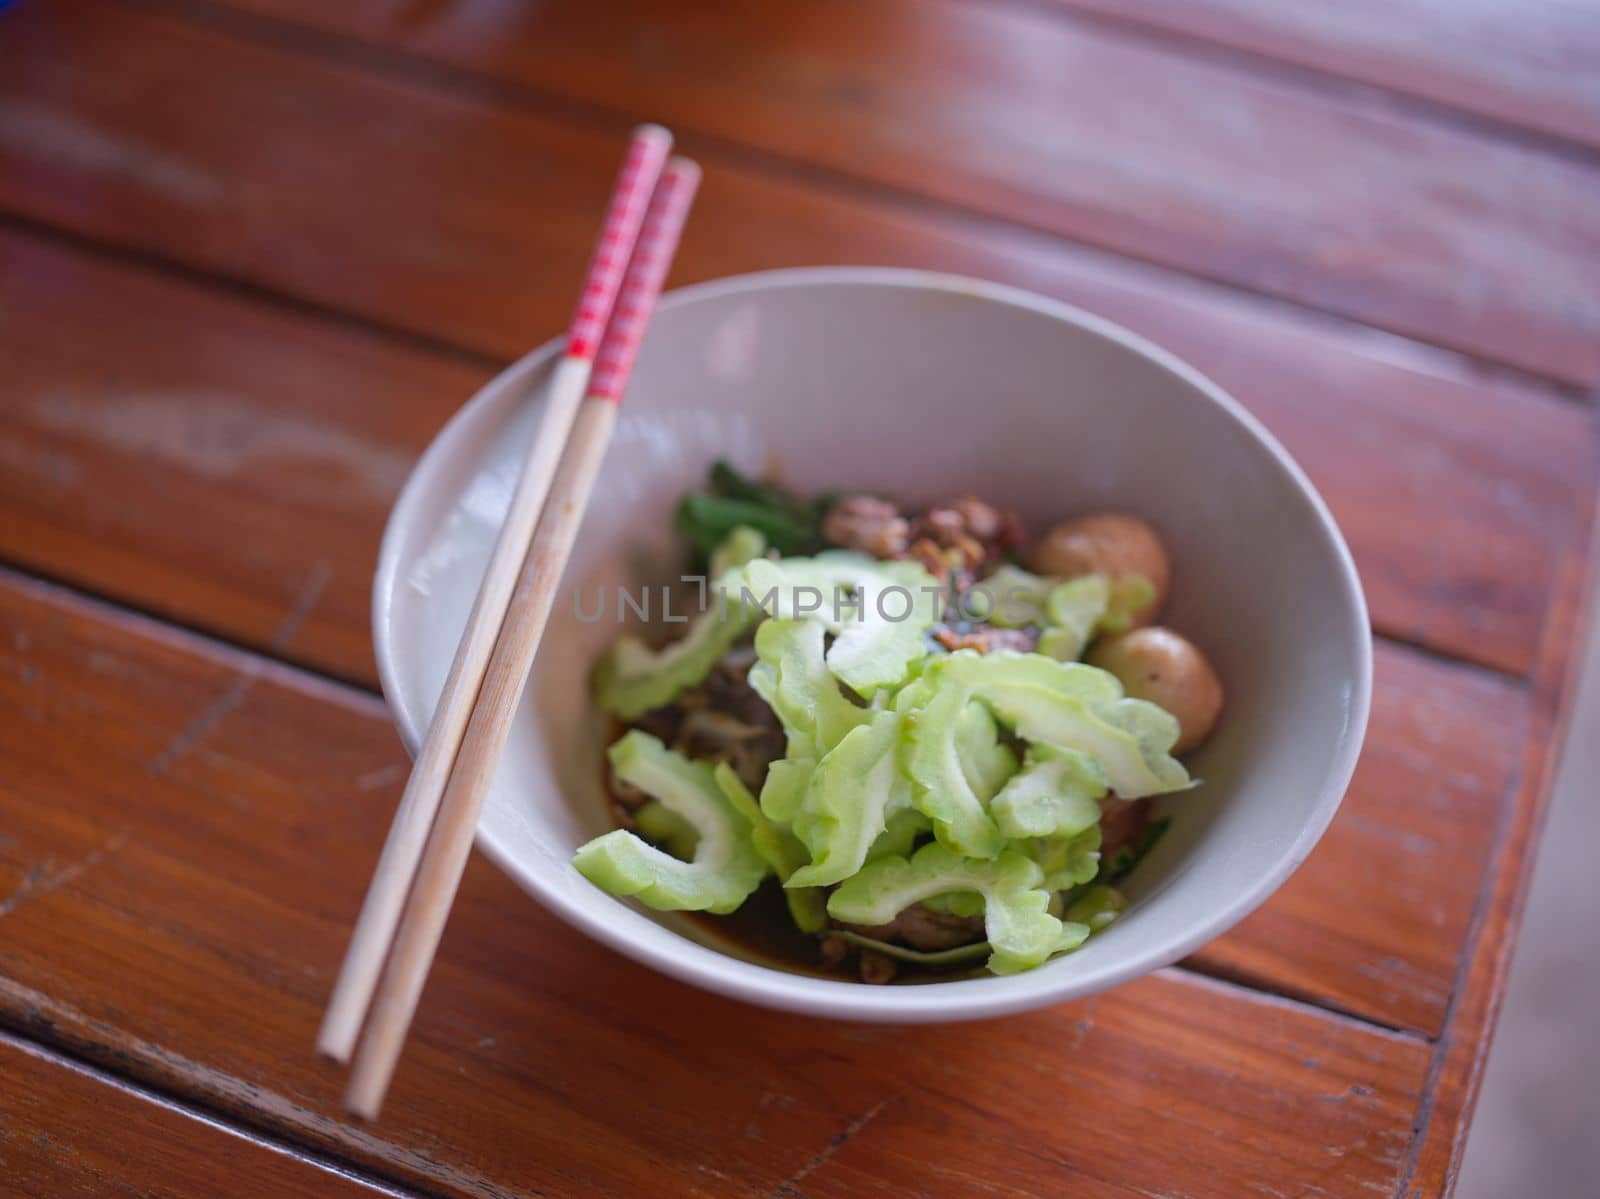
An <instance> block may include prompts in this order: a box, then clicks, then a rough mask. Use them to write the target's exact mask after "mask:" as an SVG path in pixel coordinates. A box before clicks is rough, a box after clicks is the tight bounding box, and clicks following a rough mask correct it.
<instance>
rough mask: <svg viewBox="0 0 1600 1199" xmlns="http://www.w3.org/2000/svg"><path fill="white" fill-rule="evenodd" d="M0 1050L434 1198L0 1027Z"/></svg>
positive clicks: (416, 1197)
mask: <svg viewBox="0 0 1600 1199" xmlns="http://www.w3.org/2000/svg"><path fill="white" fill-rule="evenodd" d="M3 1020H4V1016H3V1014H0V1021H3ZM0 1048H5V1049H11V1050H14V1051H15V1052H17V1053H21V1054H26V1055H27V1056H28V1057H31V1058H34V1059H35V1060H37V1061H41V1062H44V1063H46V1064H47V1065H50V1066H53V1067H55V1068H56V1069H58V1070H66V1071H69V1072H70V1073H73V1074H76V1075H78V1076H79V1077H81V1078H87V1079H90V1080H91V1081H93V1082H96V1083H98V1084H100V1085H101V1086H105V1087H110V1088H111V1089H112V1090H114V1091H117V1092H119V1093H120V1094H123V1095H127V1096H129V1097H131V1098H134V1099H138V1100H141V1101H143V1102H145V1103H150V1104H154V1105H155V1106H156V1107H158V1108H161V1109H163V1110H164V1111H169V1112H172V1113H174V1114H175V1115H178V1116H182V1117H184V1118H185V1119H188V1120H194V1121H197V1122H198V1123H200V1124H204V1125H205V1126H206V1127H208V1128H213V1129H216V1130H217V1131H218V1132H221V1133H224V1134H225V1135H228V1136H235V1137H240V1138H242V1139H243V1140H246V1141H248V1142H250V1143H251V1144H253V1145H256V1146H259V1147H260V1148H263V1149H266V1150H268V1151H269V1152H272V1153H278V1154H282V1155H283V1156H285V1157H288V1158H291V1159H292V1160H294V1161H298V1162H303V1163H304V1164H306V1165H308V1166H311V1167H312V1168H314V1169H317V1170H323V1171H326V1172H327V1173H329V1174H335V1175H338V1176H339V1177H341V1178H347V1179H349V1180H350V1181H351V1182H356V1183H360V1184H361V1185H362V1186H365V1187H368V1188H370V1189H371V1190H372V1191H373V1192H374V1193H376V1194H379V1195H390V1196H394V1197H395V1199H421V1197H423V1196H427V1195H431V1194H433V1192H429V1191H419V1190H417V1189H415V1188H414V1187H410V1186H408V1187H405V1188H401V1187H398V1186H396V1185H395V1184H394V1183H392V1182H389V1181H387V1180H385V1179H381V1178H378V1177H375V1176H373V1175H370V1174H367V1173H364V1172H363V1171H361V1170H359V1169H357V1168H355V1166H354V1165H353V1164H352V1163H350V1162H348V1161H346V1160H345V1159H343V1158H334V1157H328V1156H325V1155H323V1154H320V1153H315V1152H313V1151H312V1150H310V1149H308V1148H306V1147H305V1146H304V1145H300V1144H297V1143H293V1142H290V1141H284V1140H279V1139H278V1138H276V1137H273V1136H269V1135H267V1134H265V1133H263V1132H262V1131H261V1130H260V1129H257V1128H250V1127H246V1126H245V1125H242V1124H235V1123H234V1122H233V1121H232V1120H229V1119H228V1118H226V1116H224V1115H223V1114H222V1113H220V1112H218V1111H216V1110H215V1109H212V1108H207V1107H204V1106H196V1105H195V1104H193V1103H190V1102H187V1101H184V1100H182V1099H179V1098H176V1097H174V1096H173V1095H171V1094H169V1093H167V1092H164V1091H160V1090H153V1089H151V1088H150V1087H148V1086H146V1085H144V1084H142V1083H140V1082H137V1081H135V1080H133V1079H131V1078H129V1077H128V1076H127V1075H124V1074H120V1073H117V1072H115V1071H109V1070H106V1069H103V1068H102V1067H101V1066H99V1065H97V1064H96V1063H94V1062H93V1061H91V1060H90V1059H88V1058H86V1057H84V1056H82V1055H80V1054H77V1053H73V1052H71V1051H70V1050H68V1049H65V1048H63V1047H62V1046H60V1045H48V1044H46V1043H45V1042H43V1041H39V1040H36V1039H35V1038H33V1037H31V1036H29V1035H27V1034H26V1033H23V1032H20V1031H8V1030H7V1029H6V1028H5V1027H0Z"/></svg>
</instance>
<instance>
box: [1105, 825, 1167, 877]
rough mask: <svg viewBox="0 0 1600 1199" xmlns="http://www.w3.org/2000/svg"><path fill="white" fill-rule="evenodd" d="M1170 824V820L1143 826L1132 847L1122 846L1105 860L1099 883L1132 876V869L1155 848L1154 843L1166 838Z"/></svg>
mask: <svg viewBox="0 0 1600 1199" xmlns="http://www.w3.org/2000/svg"><path fill="white" fill-rule="evenodd" d="M1171 824H1172V821H1171V820H1152V821H1151V822H1150V823H1149V824H1147V825H1145V826H1144V831H1143V832H1142V833H1140V834H1139V840H1138V841H1136V842H1135V843H1134V844H1132V845H1124V846H1123V847H1122V848H1121V849H1119V850H1117V852H1116V853H1114V854H1112V855H1111V856H1110V857H1109V858H1107V859H1106V861H1105V864H1104V865H1103V866H1102V867H1101V869H1100V881H1101V882H1105V883H1114V882H1117V881H1119V880H1120V879H1124V878H1127V877H1128V875H1130V874H1132V873H1133V871H1134V868H1135V867H1136V866H1138V865H1139V863H1140V862H1142V861H1144V859H1145V856H1146V855H1147V854H1149V852H1150V851H1151V850H1152V849H1154V848H1155V847H1156V843H1157V842H1159V841H1160V840H1161V838H1162V837H1164V836H1166V833H1167V829H1168V827H1169V826H1170V825H1171Z"/></svg>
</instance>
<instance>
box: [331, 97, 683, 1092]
mask: <svg viewBox="0 0 1600 1199" xmlns="http://www.w3.org/2000/svg"><path fill="white" fill-rule="evenodd" d="M671 148H672V135H671V134H670V133H668V132H667V131H666V130H665V129H662V128H661V127H660V126H657V125H644V126H641V127H640V128H639V129H637V130H635V131H634V134H633V139H632V141H631V142H630V143H629V146H628V152H627V156H626V157H625V158H624V159H623V164H622V170H621V172H620V174H619V175H618V177H617V183H616V188H615V190H614V191H613V192H612V195H611V202H610V206H609V207H608V209H607V212H606V218H605V223H604V224H603V225H602V226H601V230H600V238H599V241H598V242H597V243H596V245H595V251H594V256H593V259H592V260H591V262H590V265H589V272H588V276H587V279H586V280H585V283H584V288H583V293H582V296H581V298H580V299H579V302H578V308H577V311H576V312H575V313H574V314H573V318H572V325H571V328H570V329H569V330H568V333H567V344H566V349H565V352H564V353H563V354H562V356H561V359H560V360H559V361H558V362H557V363H556V367H555V370H554V372H553V373H552V375H551V378H550V385H549V387H548V389H547V390H546V393H545V403H544V413H543V415H542V416H541V418H540V420H539V427H538V429H537V431H536V432H535V433H534V436H533V441H532V442H531V443H530V444H529V446H528V453H527V457H526V458H525V459H524V461H523V465H522V471H521V474H520V476H519V477H518V480H517V486H516V490H515V491H514V493H513V494H512V497H511V506H510V509H509V510H508V511H507V513H506V519H505V523H504V524H503V525H502V526H501V529H500V534H499V536H498V538H497V539H496V541H495V546H494V551H493V553H492V554H491V555H490V558H489V566H488V569H487V571H486V572H485V573H484V577H483V583H482V584H481V585H480V586H479V588H478V596H477V599H476V600H475V601H474V603H473V606H472V614H471V615H470V616H469V617H468V619H467V627H466V631H465V632H464V633H463V634H462V637H461V643H460V644H459V645H458V646H457V647H456V656H455V660H454V661H453V662H452V663H451V665H450V674H449V676H448V677H447V678H446V679H445V684H444V691H443V692H442V693H441V695H440V697H439V704H438V707H437V709H436V710H435V712H434V716H433V720H432V722H431V723H430V724H429V726H428V734H427V737H426V739H425V740H424V741H423V743H422V747H421V749H420V750H419V751H418V753H417V760H416V762H415V764H414V765H413V766H412V769H411V777H410V778H409V779H408V780H407V782H406V789H405V792H404V794H402V795H401V797H400V804H399V807H398V808H397V809H396V811H395V817H394V822H393V824H391V825H390V828H389V836H388V840H387V841H385V843H384V846H383V853H382V855H381V856H380V857H379V859H378V865H377V868H376V870H375V871H374V872H373V876H372V882H371V884H370V886H369V887H368V890H367V897H366V900H365V901H364V902H363V904H362V907H361V915H360V916H359V917H358V918H357V920H356V927H355V931H354V933H353V934H352V935H351V938H350V947H349V949H348V950H346V952H345V958H344V964H343V965H342V966H341V967H340V970H339V978H338V981H337V982H336V983H335V984H334V988H333V995H332V997H331V998H330V999H329V1001H328V1010H327V1014H326V1015H325V1016H324V1017H323V1021H322V1029H321V1031H320V1032H319V1033H318V1036H317V1048H318V1049H319V1050H321V1051H322V1052H323V1053H324V1054H326V1055H327V1056H329V1057H331V1058H333V1059H334V1060H336V1061H340V1062H345V1061H349V1059H350V1054H351V1052H352V1050H353V1049H354V1048H355V1043H356V1038H357V1036H358V1035H359V1033H360V1031H361V1025H362V1023H363V1021H365V1019H366V1017H367V1011H368V1009H369V1007H370V1006H371V1003H372V996H373V991H374V990H375V989H376V987H377V984H378V978H379V974H380V972H381V970H382V968H383V962H384V958H385V956H386V955H387V953H388V951H389V945H390V942H391V941H392V939H393V937H394V934H395V927H396V925H397V924H398V923H399V920H400V913H401V906H402V904H403V903H404V902H405V897H406V893H407V892H408V891H409V890H410V889H411V885H412V880H413V878H414V877H415V875H416V871H417V866H418V863H419V861H420V860H421V858H422V854H423V848H424V846H425V844H426V842H427V838H428V832H429V830H430V829H431V828H432V827H433V823H434V818H435V816H436V814H437V812H438V810H439V805H440V800H441V798H442V796H443V793H444V789H445V785H446V783H447V782H448V780H449V777H450V770H451V767H452V765H453V764H454V762H455V759H456V756H457V754H458V753H459V751H460V748H461V744H462V738H463V736H464V735H465V732H466V728H467V720H468V717H469V715H470V714H471V711H472V708H473V705H474V703H475V702H476V701H477V698H478V695H479V693H480V691H481V690H482V688H483V680H484V675H485V671H486V669H487V667H488V663H489V657H490V653H491V652H492V650H493V648H494V644H495V638H496V637H497V636H498V635H499V632H500V627H501V625H502V624H503V623H504V620H505V615H506V611H507V608H508V606H509V605H510V603H511V597H512V588H513V587H514V586H515V584H516V580H517V574H518V571H519V570H520V569H521V567H522V564H523V562H524V560H525V559H526V558H527V554H528V546H529V543H530V542H531V540H532V538H533V533H534V528H535V526H536V524H537V522H538V519H539V513H540V511H541V510H542V509H543V507H544V503H545V499H546V497H547V496H548V495H549V492H550V488H551V485H552V482H553V480H554V478H555V475H556V468H557V465H558V464H559V461H560V458H561V452H562V447H563V446H565V445H566V443H567V437H568V434H569V433H570V431H571V429H572V425H573V420H574V418H575V416H576V415H577V412H578V409H579V406H580V404H581V401H582V400H583V397H584V395H585V394H586V393H587V391H588V388H589V380H590V376H591V374H592V367H593V364H594V361H595V355H596V352H597V349H598V347H599V344H600V341H601V339H602V337H603V335H604V333H605V329H606V327H607V324H608V322H609V321H610V318H611V315H612V310H613V308H614V307H615V304H616V299H617V296H618V294H619V293H620V291H621V288H622V281H623V277H624V273H625V271H626V268H627V264H628V261H629V258H630V255H631V254H632V251H633V248H634V244H635V243H636V242H637V240H638V238H639V234H640V230H641V228H642V227H643V224H644V219H645V214H646V212H647V210H648V208H649V203H650V198H651V196H652V195H653V194H654V193H655V190H656V184H657V181H658V180H659V179H660V176H661V170H662V167H663V165H664V164H665V163H666V160H667V154H668V153H669V152H670V150H671Z"/></svg>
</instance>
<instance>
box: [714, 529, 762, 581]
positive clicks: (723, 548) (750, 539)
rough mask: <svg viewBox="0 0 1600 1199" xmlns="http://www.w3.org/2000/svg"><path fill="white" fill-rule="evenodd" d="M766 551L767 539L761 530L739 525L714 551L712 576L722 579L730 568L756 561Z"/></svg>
mask: <svg viewBox="0 0 1600 1199" xmlns="http://www.w3.org/2000/svg"><path fill="white" fill-rule="evenodd" d="M766 552H767V539H766V538H765V537H764V536H762V534H761V530H759V529H752V528H751V527H750V526H749V525H739V526H737V527H735V528H734V529H731V530H730V531H729V533H728V535H727V536H726V537H724V538H723V539H722V541H721V542H719V543H718V545H717V548H716V549H715V550H713V551H712V554H711V571H710V574H711V577H712V578H713V579H720V578H722V577H723V576H724V575H726V574H727V573H728V572H729V571H730V570H734V569H736V568H737V567H740V566H743V565H744V564H745V563H746V562H751V561H754V560H755V559H756V558H759V557H761V555H762V554H764V553H766Z"/></svg>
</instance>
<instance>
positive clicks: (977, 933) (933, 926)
mask: <svg viewBox="0 0 1600 1199" xmlns="http://www.w3.org/2000/svg"><path fill="white" fill-rule="evenodd" d="M846 927H848V928H851V929H854V930H855V931H856V932H858V933H860V934H861V935H862V936H863V937H871V938H872V939H873V940H875V941H891V942H894V943H895V944H899V945H909V946H910V947H911V948H912V949H921V950H923V951H925V952H928V953H932V952H935V951H937V950H940V949H954V948H955V947H956V946H957V945H970V944H971V943H972V942H973V941H981V940H983V919H982V917H980V916H952V915H950V913H948V912H936V911H934V910H933V909H932V908H928V907H924V906H923V905H922V904H920V903H914V904H912V905H911V906H910V907H909V908H907V909H906V910H905V911H903V912H901V913H900V914H899V915H898V916H896V917H895V918H894V919H893V920H891V921H889V923H888V924H874V925H864V924H851V925H847V926H846Z"/></svg>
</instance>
